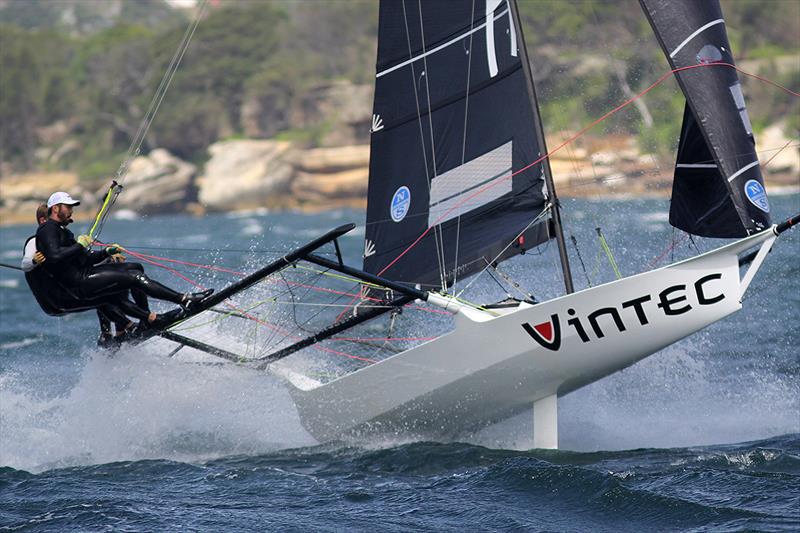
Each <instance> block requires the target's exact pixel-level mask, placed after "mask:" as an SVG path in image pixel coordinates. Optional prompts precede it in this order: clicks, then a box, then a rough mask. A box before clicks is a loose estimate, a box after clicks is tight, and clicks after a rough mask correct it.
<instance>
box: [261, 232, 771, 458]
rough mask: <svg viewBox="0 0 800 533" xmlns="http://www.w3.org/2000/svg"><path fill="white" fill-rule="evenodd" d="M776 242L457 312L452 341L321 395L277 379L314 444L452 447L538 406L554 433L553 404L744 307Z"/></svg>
mask: <svg viewBox="0 0 800 533" xmlns="http://www.w3.org/2000/svg"><path fill="white" fill-rule="evenodd" d="M774 239H775V235H774V234H773V232H771V231H765V232H762V233H759V234H757V235H753V236H751V237H748V238H746V239H742V240H740V241H737V242H735V243H733V244H730V245H728V246H725V247H722V248H719V249H717V250H714V251H712V252H708V253H706V254H703V255H700V256H698V257H695V258H692V259H689V260H686V261H682V262H680V263H676V264H673V265H670V266H667V267H664V268H661V269H658V270H654V271H651V272H646V273H643V274H639V275H636V276H631V277H629V278H625V279H621V280H617V281H613V282H611V283H607V284H605V285H601V286H598V287H593V288H589V289H586V290H583V291H580V292H577V293H574V294H570V295H566V296H563V297H560V298H556V299H553V300H550V301H548V302H544V303H541V304H538V305H535V306H529V305H526V304H521V305H520V307H518V308H516V309H513V310H512V311H510V312H508V313H507V314H505V315H503V316H499V317H490V316H488V315H487V314H485V313H481V312H477V311H475V310H472V309H462V310H461V311H460V312H459V313H458V314H457V317H456V318H457V319H456V326H455V329H454V330H453V331H452V332H450V333H448V334H446V335H443V336H442V337H439V338H437V339H435V340H433V341H430V342H428V343H426V344H423V345H420V346H417V347H415V348H413V349H411V350H408V351H405V352H403V353H400V354H397V355H395V356H393V357H390V358H388V359H386V360H384V361H381V362H379V363H376V364H373V365H371V366H369V367H366V368H363V369H361V370H359V371H357V372H354V373H352V374H349V375H347V376H344V377H341V378H339V379H337V380H335V381H332V382H330V383H326V384H324V385H320V384H317V383H315V382H313V381H311V380H308V379H301V377H300V376H296V375H293V374H292V373H291V372H288V371H287V370H285V368H283V367H282V366H281V365H280V364H276V365H273V371H275V372H276V373H277V374H282V375H284V376H285V377H286V378H287V379H288V380H289V381H290V383H292V384H293V386H292V387H290V391H291V394H292V396H293V398H294V401H295V404H296V405H297V408H298V411H299V413H300V417H301V420H302V422H303V425H304V426H305V427H306V428H307V429H308V431H309V432H310V433H311V434H312V435H314V437H315V438H317V439H318V440H320V441H328V440H332V439H337V438H347V437H359V436H364V435H375V434H377V435H381V434H390V435H403V436H412V437H418V438H428V439H437V440H450V439H454V438H457V437H458V436H459V435H462V434H464V433H465V432H469V431H472V430H475V429H478V428H481V427H484V426H486V425H489V424H492V423H494V422H498V421H500V420H503V419H505V418H507V417H509V416H512V415H514V414H517V413H519V412H522V411H523V410H525V409H530V408H531V406H532V405H533V404H534V402H538V403H537V409H536V415H535V417H536V420H537V421H545V422H546V423H545V424H541V425H542V426H545V425H547V426H548V427H549V429H547V430H546V431H548V432H551V433H552V432H554V431H555V429H554V428H555V427H556V419H555V401H554V399H555V397H556V395H563V394H566V393H568V392H570V391H573V390H575V389H577V388H580V387H582V386H584V385H587V384H589V383H592V382H594V381H596V380H598V379H600V378H602V377H604V376H607V375H609V374H611V373H613V372H616V371H618V370H621V369H623V368H625V367H628V366H630V365H632V364H633V363H635V362H637V361H639V360H640V359H642V358H644V357H647V356H648V355H651V354H653V353H655V352H657V351H658V350H660V349H662V348H664V347H666V346H669V345H670V344H672V343H674V342H676V341H677V340H679V339H681V338H683V337H686V336H687V335H690V334H692V333H694V332H696V331H698V330H700V329H702V328H704V327H705V326H708V325H709V324H712V323H714V322H716V321H718V320H720V319H722V318H724V317H726V316H728V315H730V314H731V313H733V312H735V311H737V310H738V309H740V308H741V303H740V300H741V296H742V294H743V293H744V291H745V289H746V288H747V285H748V284H749V282H750V280H751V279H752V275H753V274H755V271H756V270H757V269H758V267H759V266H760V264H761V262H762V261H763V258H764V256H765V255H766V253H767V252H768V251H769V248H770V247H771V246H772V243H773V242H774ZM757 245H761V246H762V248H761V253H760V254H759V256H758V257H757V258H756V260H755V261H754V262H753V264H752V265H751V267H750V269H749V270H748V272H747V273H746V274H745V276H744V277H743V278H742V279H740V274H739V265H738V256H737V254H740V253H741V252H743V251H745V250H747V249H750V248H753V247H754V246H757ZM570 321H571V322H570ZM523 324H525V325H527V326H523ZM548 324H549V325H550V326H549V330H548ZM559 329H560V335H558V331H556V330H559ZM535 337H538V338H539V339H540V340H537V339H536V338H535ZM559 339H560V345H559ZM548 341H551V342H550V343H548ZM548 344H549V346H550V347H549V348H548V347H546V345H548ZM536 431H537V428H536V427H535V428H534V432H535V433H536ZM535 439H536V440H537V442H539V443H544V444H542V446H547V447H555V446H556V442H557V440H556V435H544V436H543V435H541V434H540V435H536V436H535Z"/></svg>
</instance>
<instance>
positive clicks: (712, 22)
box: [669, 19, 725, 58]
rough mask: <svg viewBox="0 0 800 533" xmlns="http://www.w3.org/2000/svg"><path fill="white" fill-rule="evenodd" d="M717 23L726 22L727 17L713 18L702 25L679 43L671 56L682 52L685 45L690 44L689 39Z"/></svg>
mask: <svg viewBox="0 0 800 533" xmlns="http://www.w3.org/2000/svg"><path fill="white" fill-rule="evenodd" d="M717 24H725V19H717V20H712V21H711V22H709V23H708V24H704V25H703V26H701V27H700V28H699V29H698V30H696V31H695V32H694V33H692V34H691V35H690V36H688V37H687V38H686V39H684V40H683V42H682V43H681V44H679V45H678V47H677V48H675V50H673V51H672V53H670V54H669V57H671V58H674V57H675V55H677V53H678V52H680V51H681V50H682V49H683V47H684V46H686V45H687V44H689V41H691V40H692V39H694V38H695V37H697V36H698V35H700V34H701V33H703V32H704V31H706V30H707V29H708V28H710V27H711V26H716V25H717Z"/></svg>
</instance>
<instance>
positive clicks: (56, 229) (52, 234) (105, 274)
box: [36, 192, 213, 328]
mask: <svg viewBox="0 0 800 533" xmlns="http://www.w3.org/2000/svg"><path fill="white" fill-rule="evenodd" d="M79 204H80V202H78V201H76V200H73V199H72V198H71V197H70V196H69V195H68V194H67V193H65V192H56V193H53V194H52V195H51V196H50V199H49V200H48V201H47V207H48V212H49V219H48V220H47V222H45V223H44V224H42V225H41V226H40V227H39V229H38V231H37V232H36V248H37V250H39V251H41V252H42V253H43V254H44V256H45V257H46V258H47V261H46V262H45V263H44V264H43V265H42V267H43V268H44V269H45V270H46V271H47V272H48V273H49V274H51V275H52V276H53V277H54V278H55V280H56V281H57V282H58V283H59V284H60V285H62V286H63V287H64V288H65V289H67V290H69V291H70V292H73V293H74V294H75V295H76V296H77V297H78V298H79V299H81V300H84V301H89V302H90V301H92V300H98V299H102V298H105V297H108V296H110V295H113V294H117V293H119V292H121V291H128V290H132V289H139V290H141V291H142V292H143V293H144V294H146V295H147V296H150V297H153V298H157V299H159V300H167V301H170V302H173V303H176V304H179V305H180V306H181V307H180V308H178V309H174V310H172V311H169V312H167V313H164V314H162V315H156V313H150V315H149V316H148V317H147V320H146V321H143V325H149V326H152V327H156V328H160V327H164V326H167V325H169V324H171V323H173V322H174V321H176V320H179V319H180V318H181V317H182V316H183V314H184V312H185V311H186V310H189V309H191V307H192V306H194V305H196V304H197V303H198V302H200V301H201V300H203V299H204V298H206V297H207V296H209V295H210V294H211V293H212V292H213V290H207V291H203V292H199V293H186V294H181V293H179V292H176V291H174V290H172V289H170V288H169V287H166V286H164V285H162V284H161V283H158V282H157V281H154V280H152V279H150V278H148V277H147V276H146V275H145V274H144V272H143V270H142V271H137V270H136V269H130V268H129V267H122V266H121V265H123V263H111V264H103V265H98V264H97V263H99V262H100V261H102V260H104V259H106V258H107V257H109V256H111V255H113V254H114V253H117V252H119V251H120V248H119V247H118V246H109V247H107V248H106V249H105V250H103V251H96V252H95V251H90V250H89V249H88V248H89V247H90V246H91V240H90V238H89V237H88V236H86V235H81V236H80V237H79V240H78V241H76V240H75V237H74V235H73V234H72V232H71V231H69V230H68V229H67V228H66V225H67V224H69V222H70V220H71V218H72V209H73V206H75V205H79Z"/></svg>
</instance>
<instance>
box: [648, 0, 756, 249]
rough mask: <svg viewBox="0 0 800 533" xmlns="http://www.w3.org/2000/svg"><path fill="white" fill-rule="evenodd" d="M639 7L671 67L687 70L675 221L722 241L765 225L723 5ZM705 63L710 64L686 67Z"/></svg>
mask: <svg viewBox="0 0 800 533" xmlns="http://www.w3.org/2000/svg"><path fill="white" fill-rule="evenodd" d="M640 3H641V5H642V8H643V9H644V12H645V14H646V15H647V18H648V20H649V21H650V24H651V25H652V27H653V30H654V31H655V34H656V37H657V38H658V41H659V43H660V44H661V47H662V49H663V50H664V53H665V54H666V56H667V59H668V60H669V63H670V65H671V66H672V68H673V69H684V68H685V69H686V70H681V71H680V72H677V73H676V77H677V80H678V84H679V85H680V87H681V90H682V91H683V94H684V95H685V97H686V108H685V111H684V117H683V127H682V129H681V137H680V144H679V148H678V157H677V162H676V164H675V180H674V182H673V189H672V204H671V207H670V217H669V220H670V223H671V224H672V225H673V226H675V227H676V228H679V229H682V230H684V231H687V232H689V233H692V234H695V235H701V236H705V237H725V238H735V237H744V236H747V235H749V234H751V233H754V232H757V231H760V230H762V229H764V228H766V227H768V226H769V225H770V215H769V202H768V200H767V194H766V190H765V188H764V179H763V177H762V176H761V169H760V167H759V162H758V156H757V155H756V151H755V140H754V139H753V132H752V127H751V125H750V120H749V118H748V116H747V109H746V107H745V102H744V97H743V95H742V88H741V84H740V83H739V77H738V76H737V74H736V70H735V69H734V68H732V67H733V65H734V60H733V55H732V53H731V47H730V44H729V43H728V35H727V32H726V30H725V21H724V19H723V17H722V9H721V8H720V5H719V2H718V1H717V0H702V1H697V0H640ZM715 63H716V64H718V65H716V66H714V65H713V64H715ZM702 64H711V65H712V66H708V67H699V68H687V67H692V66H693V65H702Z"/></svg>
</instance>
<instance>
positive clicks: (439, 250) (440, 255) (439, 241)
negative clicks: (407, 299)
mask: <svg viewBox="0 0 800 533" xmlns="http://www.w3.org/2000/svg"><path fill="white" fill-rule="evenodd" d="M417 7H418V8H419V34H420V39H422V52H423V56H422V65H423V68H424V69H425V70H424V71H423V72H422V75H423V76H425V98H426V100H427V101H428V113H427V114H428V128H429V129H430V138H431V159H432V163H433V177H434V178H436V176H438V170H437V168H436V141H435V139H434V136H433V113H432V112H431V87H430V83H429V82H428V80H429V79H430V77H431V76H430V73H429V72H428V57H427V54H426V53H425V52H426V50H425V26H424V21H423V18H422V0H417ZM420 120H421V118H420ZM426 177H427V176H426ZM427 182H428V195H430V192H431V180H430V179H428V180H427ZM433 233H434V236H435V237H436V255H437V261H439V278H440V279H441V282H442V290H444V289H445V288H447V284H446V282H445V272H446V271H447V262H446V260H445V254H444V234H443V232H442V227H441V226H439V227H438V228H436V229H434V231H433Z"/></svg>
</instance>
